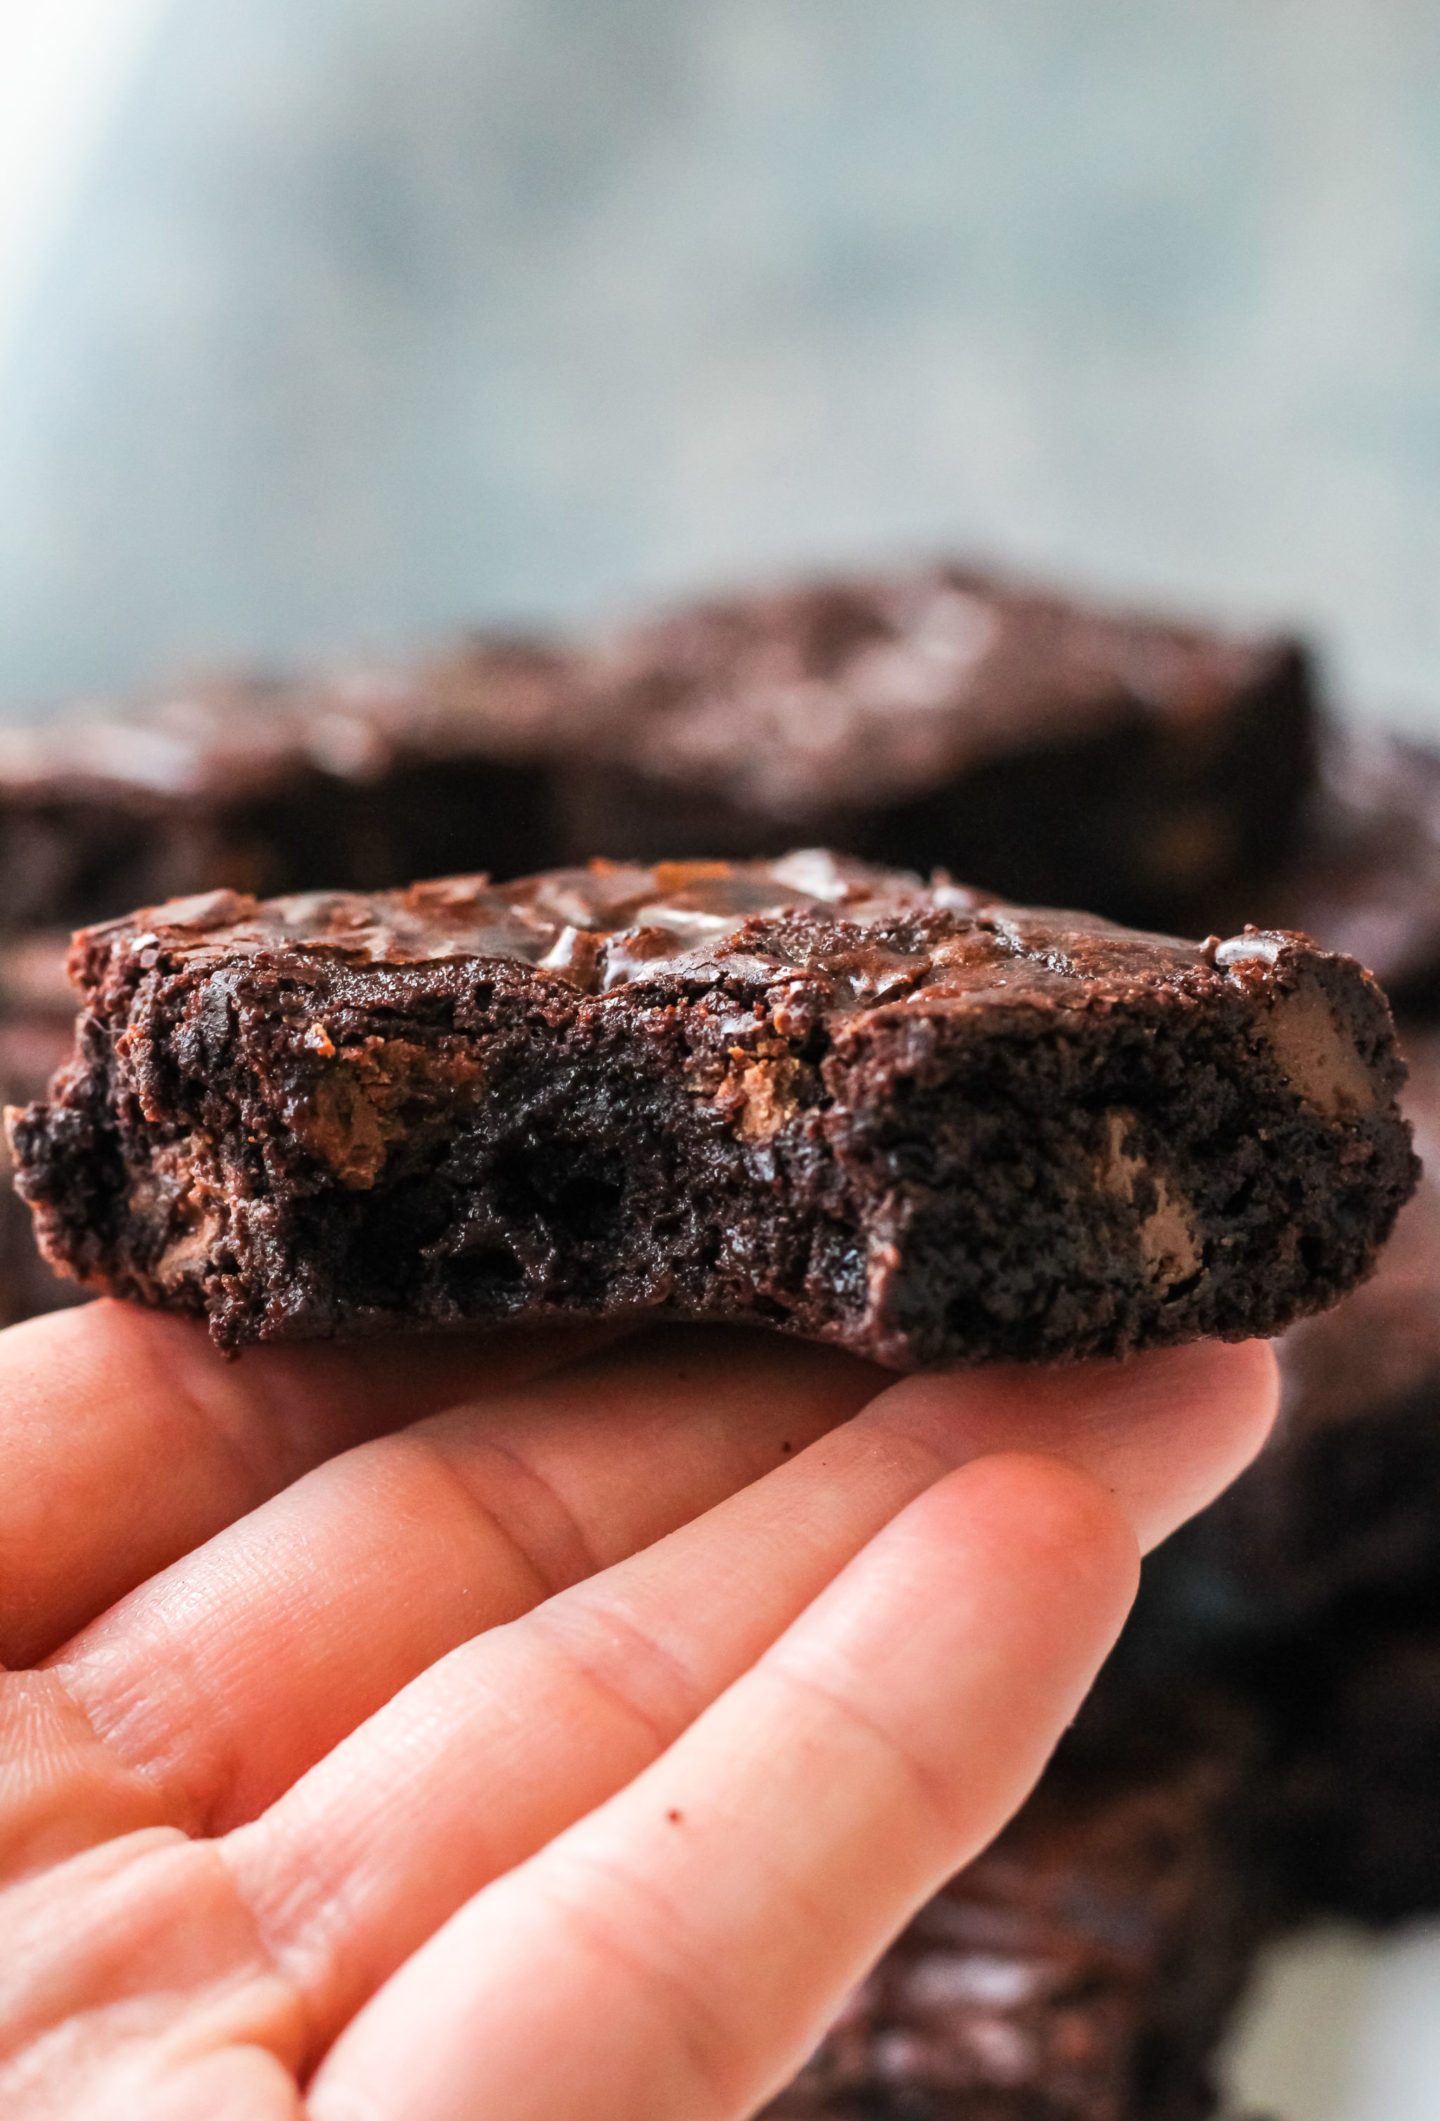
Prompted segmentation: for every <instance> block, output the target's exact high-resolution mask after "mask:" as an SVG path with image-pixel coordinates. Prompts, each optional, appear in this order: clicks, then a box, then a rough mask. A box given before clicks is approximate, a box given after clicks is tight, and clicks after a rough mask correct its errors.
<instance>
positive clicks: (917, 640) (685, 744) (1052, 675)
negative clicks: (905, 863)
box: [589, 565, 1297, 815]
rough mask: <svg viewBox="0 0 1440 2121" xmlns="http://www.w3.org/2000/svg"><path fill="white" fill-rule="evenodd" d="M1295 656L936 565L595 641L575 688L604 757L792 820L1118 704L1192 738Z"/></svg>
mask: <svg viewBox="0 0 1440 2121" xmlns="http://www.w3.org/2000/svg"><path fill="white" fill-rule="evenodd" d="M1296 653H1297V651H1296V650H1295V648H1294V646H1293V644H1292V643H1289V642H1287V641H1285V640H1283V639H1281V638H1278V637H1275V636H1249V637H1247V636H1230V635H1224V634H1219V633H1214V632H1208V631H1206V630H1204V629H1203V628H1199V627H1193V626H1184V625H1176V624H1174V623H1171V622H1168V621H1162V620H1157V619H1153V618H1137V617H1132V616H1128V615H1125V614H1123V613H1113V612H1109V611H1104V610H1096V609H1094V608H1093V607H1090V606H1087V605H1083V604H1077V603H1072V602H1071V601H1069V600H1068V599H1066V598H1064V597H1061V596H1057V595H1055V594H1053V593H1051V592H1047V591H1044V590H1038V589H1033V588H1028V587H1021V586H1018V585H1016V584H1013V583H1009V582H1004V581H1000V580H997V579H995V578H992V577H989V576H986V575H982V574H978V573H976V572H974V571H973V570H971V569H968V568H963V567H956V566H948V565H945V566H937V567H932V568H926V569H921V570H917V571H916V572H915V573H913V574H908V575H899V576H894V577H888V578H886V577H879V578H875V579H859V580H853V581H840V580H837V581H821V582H813V583H809V584H804V585H801V586H799V587H796V588H792V589H786V590H779V591H774V592H771V593H768V594H762V595H757V596H751V597H734V598H731V599H729V600H726V601H721V602H714V603H707V604H698V605H694V606H692V607H690V608H689V609H688V610H681V611H677V612H675V613H673V614H672V615H670V616H669V617H666V618H661V619H659V620H654V621H649V622H641V623H639V624H637V625H634V626H631V627H629V628H626V629H623V630H621V631H618V632H616V633H615V634H613V635H612V636H611V637H610V638H609V639H607V640H605V641H603V642H601V643H599V644H597V646H596V648H595V649H594V651H593V653H592V656H591V659H590V672H589V675H590V683H591V685H592V687H593V689H594V690H595V692H596V694H597V695H598V696H599V697H600V698H601V699H602V700H603V701H606V702H608V704H609V705H610V707H611V709H612V713H613V714H614V738H615V741H616V743H617V744H618V746H619V753H618V755H619V757H620V758H621V760H622V761H625V760H628V761H630V762H632V763H635V764H638V765H639V766H640V767H641V769H642V770H644V771H646V772H650V773H653V774H656V775H658V776H660V777H662V778H663V777H669V776H674V777H675V778H677V779H690V778H698V779H700V780H702V781H716V782H720V781H723V782H724V784H725V785H726V787H727V788H730V789H732V790H733V791H740V792H743V795H744V798H745V800H746V801H747V802H750V803H753V804H755V805H757V806H758V807H759V808H761V809H764V810H767V811H770V812H773V813H775V814H777V815H778V814H788V813H790V812H792V811H793V812H795V814H797V815H798V814H800V813H801V812H803V811H806V810H811V809H814V808H815V806H816V803H817V800H818V801H825V800H836V801H842V802H850V801H855V802H859V803H861V804H862V805H865V806H869V805H871V804H873V803H874V801H875V800H876V797H877V793H878V794H880V795H894V794H897V793H902V792H904V791H905V790H906V789H909V788H912V787H921V786H925V785H928V782H929V781H930V780H931V779H933V777H934V775H935V774H936V773H937V772H941V771H953V770H956V769H957V768H959V767H960V766H963V764H964V763H965V762H966V760H967V759H969V758H972V757H977V756H980V755H983V754H985V753H988V752H991V751H995V750H1010V749H1012V748H1013V747H1014V745H1015V743H1016V733H1017V730H1023V731H1025V732H1026V733H1027V734H1028V736H1029V737H1030V738H1031V739H1032V740H1033V739H1043V738H1044V737H1046V736H1047V735H1051V734H1058V735H1065V734H1068V733H1071V732H1073V731H1075V730H1078V729H1082V728H1084V727H1085V726H1086V725H1087V724H1089V723H1093V722H1095V721H1100V722H1102V723H1103V722H1104V721H1106V720H1108V719H1110V718H1112V717H1113V716H1114V715H1115V713H1116V712H1117V706H1118V707H1121V708H1127V707H1128V708H1130V709H1132V710H1133V709H1139V710H1140V711H1141V712H1143V713H1144V714H1145V715H1147V716H1154V717H1157V718H1159V719H1160V720H1162V721H1164V722H1168V723H1173V724H1176V725H1179V726H1181V727H1184V726H1186V725H1189V724H1193V723H1204V722H1205V721H1206V720H1207V719H1208V718H1209V717H1210V716H1212V715H1213V714H1214V713H1215V712H1216V711H1217V710H1219V709H1222V708H1223V707H1224V706H1225V705H1226V704H1227V703H1228V702H1230V701H1231V700H1233V699H1234V698H1235V697H1236V696H1237V695H1238V694H1241V693H1244V692H1245V691H1247V690H1248V689H1249V688H1251V687H1253V686H1255V685H1257V684H1260V683H1262V682H1264V681H1266V680H1267V679H1269V678H1271V677H1273V676H1274V675H1275V674H1276V673H1277V672H1278V671H1279V670H1281V669H1282V668H1283V667H1285V666H1286V665H1287V664H1288V663H1290V662H1292V661H1293V660H1294V658H1295V656H1296Z"/></svg>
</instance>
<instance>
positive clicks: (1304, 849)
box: [1246, 728, 1440, 1019]
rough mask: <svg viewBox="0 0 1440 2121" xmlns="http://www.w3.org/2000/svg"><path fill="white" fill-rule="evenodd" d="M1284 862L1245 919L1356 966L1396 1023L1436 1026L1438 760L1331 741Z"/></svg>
mask: <svg viewBox="0 0 1440 2121" xmlns="http://www.w3.org/2000/svg"><path fill="white" fill-rule="evenodd" d="M1322 760H1323V764H1322V772H1321V777H1320V782H1319V785H1318V787H1317V789H1316V790H1315V791H1314V793H1313V795H1312V797H1311V798H1310V800H1309V802H1308V804H1307V806H1306V810H1305V813H1304V816H1303V820H1302V825H1301V831H1300V837H1299V841H1298V843H1297V845H1296V847H1295V849H1294V851H1293V855H1292V857H1291V858H1290V859H1289V860H1288V861H1285V862H1282V863H1281V864H1280V865H1279V867H1278V870H1277V871H1276V873H1275V875H1274V876H1273V878H1271V879H1269V880H1266V881H1265V882H1264V883H1263V884H1261V885H1260V887H1259V888H1258V891H1257V890H1256V889H1254V888H1252V889H1251V890H1250V892H1249V895H1248V900H1247V905H1246V910H1247V912H1249V913H1251V914H1254V913H1255V911H1256V908H1257V907H1258V908H1259V909H1260V912H1261V917H1262V918H1263V919H1265V920H1266V921H1268V922H1272V923H1273V924H1274V925H1275V926H1276V927H1281V928H1303V929H1304V930H1305V932H1306V934H1307V935H1313V936H1314V937H1315V938H1316V940H1317V941H1318V942H1321V943H1323V944H1324V945H1325V947H1326V948H1327V949H1329V950H1341V951H1344V952H1346V953H1347V954H1348V955H1350V956H1351V957H1358V958H1359V960H1360V962H1361V963H1362V964H1364V965H1368V966H1369V967H1370V969H1371V971H1372V972H1374V973H1375V975H1376V977H1377V978H1378V979H1379V980H1380V982H1381V984H1382V986H1383V987H1384V988H1385V990H1386V993H1387V994H1388V995H1389V997H1390V1000H1391V1002H1392V1003H1393V1005H1394V1006H1395V1008H1396V1010H1397V1011H1401V1012H1404V1013H1407V1014H1409V1015H1411V1016H1415V1017H1423V1018H1429V1019H1433V1018H1434V1017H1435V1016H1436V1015H1437V1014H1440V752H1437V751H1435V750H1432V749H1430V748H1428V747H1427V746H1425V745H1423V744H1417V743H1407V742H1405V741H1404V740H1403V739H1401V738H1398V737H1394V736H1390V735H1388V734H1384V733H1381V732H1379V731H1371V730H1353V729H1339V728H1337V729H1331V730H1329V731H1327V732H1326V735H1325V739H1324V743H1323V746H1322Z"/></svg>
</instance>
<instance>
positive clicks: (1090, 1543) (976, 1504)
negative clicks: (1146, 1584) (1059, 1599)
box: [911, 1451, 1140, 1633]
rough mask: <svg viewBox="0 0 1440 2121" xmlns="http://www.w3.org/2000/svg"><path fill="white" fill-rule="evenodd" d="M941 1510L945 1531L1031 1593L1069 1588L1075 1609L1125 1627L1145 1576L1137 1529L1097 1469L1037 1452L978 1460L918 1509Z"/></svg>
mask: <svg viewBox="0 0 1440 2121" xmlns="http://www.w3.org/2000/svg"><path fill="white" fill-rule="evenodd" d="M911 1509H912V1511H913V1512H917V1513H920V1512H933V1513H934V1516H935V1518H936V1520H937V1530H938V1531H939V1533H940V1535H941V1536H942V1537H944V1536H946V1535H947V1534H952V1533H953V1536H954V1537H955V1538H956V1539H963V1540H964V1541H965V1542H966V1543H967V1545H968V1546H969V1548H970V1549H971V1551H972V1552H973V1550H974V1547H975V1544H976V1542H977V1541H978V1542H983V1543H984V1544H986V1545H987V1546H988V1547H989V1548H990V1549H991V1550H992V1551H991V1558H990V1573H991V1574H992V1575H993V1574H994V1573H998V1572H1003V1573H1004V1574H1005V1575H1006V1576H1008V1577H1010V1578H1012V1579H1013V1580H1015V1581H1016V1583H1017V1586H1018V1587H1019V1588H1020V1590H1021V1591H1022V1593H1025V1592H1028V1589H1029V1587H1031V1586H1034V1587H1035V1589H1036V1591H1037V1592H1038V1593H1039V1594H1040V1595H1041V1597H1042V1598H1043V1599H1044V1600H1045V1601H1046V1603H1047V1605H1048V1609H1049V1610H1051V1611H1052V1612H1053V1610H1054V1607H1053V1604H1050V1603H1049V1601H1050V1600H1052V1599H1053V1597H1054V1595H1055V1594H1056V1593H1057V1592H1058V1591H1059V1590H1060V1589H1061V1587H1064V1589H1065V1594H1066V1596H1067V1599H1068V1600H1069V1602H1070V1608H1071V1612H1072V1614H1073V1613H1074V1612H1075V1610H1076V1606H1077V1602H1078V1606H1079V1607H1081V1608H1083V1609H1084V1610H1085V1611H1086V1612H1087V1613H1090V1612H1093V1613H1094V1615H1095V1620H1096V1624H1097V1626H1098V1628H1099V1629H1100V1631H1101V1633H1104V1632H1105V1631H1106V1630H1112V1629H1113V1630H1118V1628H1119V1626H1120V1623H1121V1620H1122V1619H1123V1617H1124V1614H1125V1613H1126V1612H1127V1611H1128V1609H1129V1606H1130V1604H1131V1601H1132V1600H1133V1598H1134V1596H1135V1591H1136V1588H1137V1586H1138V1583H1139V1578H1140V1548H1139V1544H1138V1541H1137V1539H1136V1536H1135V1527H1134V1525H1133V1523H1132V1521H1131V1519H1130V1516H1129V1514H1128V1513H1127V1511H1126V1510H1125V1508H1124V1506H1123V1504H1122V1503H1121V1501H1120V1500H1119V1499H1118V1498H1117V1497H1116V1495H1115V1494H1114V1493H1113V1492H1112V1491H1111V1490H1110V1489H1109V1488H1107V1487H1106V1486H1105V1485H1104V1483H1103V1482H1102V1481H1100V1480H1099V1479H1097V1478H1096V1477H1095V1475H1094V1474H1093V1473H1091V1472H1089V1471H1087V1470H1086V1469H1085V1468H1084V1467H1082V1466H1077V1465H1074V1464H1072V1463H1070V1462H1069V1461H1068V1460H1066V1459H1063V1458H1054V1457H1050V1456H1049V1455H1046V1454H1042V1453H1038V1452H1028V1451H1002V1452H995V1453H993V1454H991V1455H989V1456H987V1457H984V1458H977V1459H973V1460H972V1461H971V1462H970V1464H969V1465H966V1466H962V1467H961V1468H959V1470H958V1471H957V1472H955V1473H952V1474H950V1475H949V1476H948V1477H947V1478H946V1479H944V1480H942V1481H939V1482H938V1483H937V1484H936V1486H935V1487H934V1488H932V1489H930V1490H929V1491H928V1493H927V1494H926V1495H923V1496H921V1497H920V1498H919V1500H918V1501H917V1502H916V1503H914V1504H912V1505H911Z"/></svg>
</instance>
